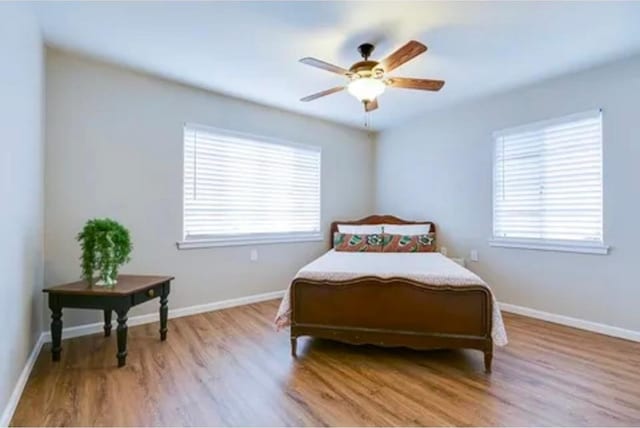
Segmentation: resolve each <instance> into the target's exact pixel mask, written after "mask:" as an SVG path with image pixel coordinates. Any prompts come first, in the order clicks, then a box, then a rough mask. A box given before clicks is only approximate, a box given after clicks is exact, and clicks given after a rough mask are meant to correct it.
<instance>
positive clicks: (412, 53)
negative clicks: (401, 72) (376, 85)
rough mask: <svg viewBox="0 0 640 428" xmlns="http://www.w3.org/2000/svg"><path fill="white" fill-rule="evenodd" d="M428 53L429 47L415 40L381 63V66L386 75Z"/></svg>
mask: <svg viewBox="0 0 640 428" xmlns="http://www.w3.org/2000/svg"><path fill="white" fill-rule="evenodd" d="M426 51H427V47H426V46H425V45H423V44H422V43H420V42H417V41H415V40H411V41H410V42H408V43H407V44H406V45H404V46H402V47H401V48H400V49H398V50H397V51H395V52H394V53H392V54H391V55H389V56H388V57H386V58H385V59H383V60H382V61H380V66H381V67H382V68H383V69H384V71H385V73H389V72H390V71H392V70H395V69H396V68H398V67H400V66H401V65H402V64H404V63H405V62H408V61H410V60H412V59H413V58H415V57H417V56H418V55H420V54H421V53H423V52H426Z"/></svg>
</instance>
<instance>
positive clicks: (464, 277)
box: [276, 250, 507, 346]
mask: <svg viewBox="0 0 640 428" xmlns="http://www.w3.org/2000/svg"><path fill="white" fill-rule="evenodd" d="M362 276H377V277H380V278H391V277H401V278H408V279H412V280H414V281H418V282H422V283H425V284H431V285H448V286H463V285H481V286H484V287H487V289H489V286H488V285H487V284H486V283H485V282H484V281H483V280H482V279H480V277H479V276H478V275H476V274H475V273H473V272H471V271H470V270H468V269H465V268H464V267H462V266H460V265H459V264H457V263H455V262H453V261H452V260H450V259H448V258H447V257H445V256H443V255H442V254H440V253H355V252H354V253H350V252H337V251H334V250H331V251H329V252H327V253H326V254H324V255H323V256H321V257H319V258H318V259H316V260H314V261H313V262H311V263H309V264H308V265H306V266H305V267H303V268H302V269H300V271H298V273H297V275H296V278H306V279H315V280H330V281H346V280H350V279H354V278H358V277H362ZM489 291H491V289H489ZM290 295H291V285H289V289H288V290H287V292H286V293H285V295H284V297H283V299H282V302H281V303H280V308H279V310H278V314H277V315H276V325H277V326H278V328H283V327H286V326H288V325H289V324H290V315H291V304H290V300H289V298H290ZM491 296H492V299H493V329H492V332H491V337H492V338H493V343H495V344H496V345H498V346H504V345H506V344H507V332H506V330H505V328H504V323H503V322H502V315H501V313H500V309H499V308H498V303H497V301H496V299H495V297H494V296H493V293H491Z"/></svg>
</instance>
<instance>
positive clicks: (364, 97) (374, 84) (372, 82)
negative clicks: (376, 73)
mask: <svg viewBox="0 0 640 428" xmlns="http://www.w3.org/2000/svg"><path fill="white" fill-rule="evenodd" d="M385 87H386V85H385V84H384V82H383V81H382V80H381V79H374V78H372V77H361V78H359V79H354V80H352V81H351V82H349V85H348V86H347V90H348V91H349V93H350V94H351V95H353V96H354V97H356V98H357V99H358V101H360V102H368V101H373V100H375V99H376V98H377V97H378V96H379V95H381V94H382V93H383V92H384V88H385Z"/></svg>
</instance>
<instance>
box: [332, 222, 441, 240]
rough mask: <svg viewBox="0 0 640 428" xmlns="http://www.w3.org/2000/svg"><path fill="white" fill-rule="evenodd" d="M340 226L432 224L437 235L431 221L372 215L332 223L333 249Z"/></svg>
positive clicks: (432, 227) (433, 225) (432, 229)
mask: <svg viewBox="0 0 640 428" xmlns="http://www.w3.org/2000/svg"><path fill="white" fill-rule="evenodd" d="M339 224H430V225H431V232H432V233H434V234H435V233H436V225H435V223H433V222H431V221H408V220H402V219H401V218H398V217H395V216H392V215H370V216H369V217H365V218H361V219H360V220H350V221H334V222H332V223H331V230H330V233H331V234H330V235H329V242H330V243H331V248H333V234H334V233H335V232H337V231H338V225H339Z"/></svg>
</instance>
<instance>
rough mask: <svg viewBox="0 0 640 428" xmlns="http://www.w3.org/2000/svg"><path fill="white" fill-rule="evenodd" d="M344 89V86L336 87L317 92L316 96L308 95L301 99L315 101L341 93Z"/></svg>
mask: <svg viewBox="0 0 640 428" xmlns="http://www.w3.org/2000/svg"><path fill="white" fill-rule="evenodd" d="M343 89H344V86H336V87H335V88H331V89H327V90H324V91H322V92H316V93H315V94H311V95H307V96H306V97H304V98H300V101H304V102H307V101H313V100H315V99H317V98H320V97H324V96H325V95H331V94H335V93H336V92H340V91H342V90H343Z"/></svg>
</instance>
